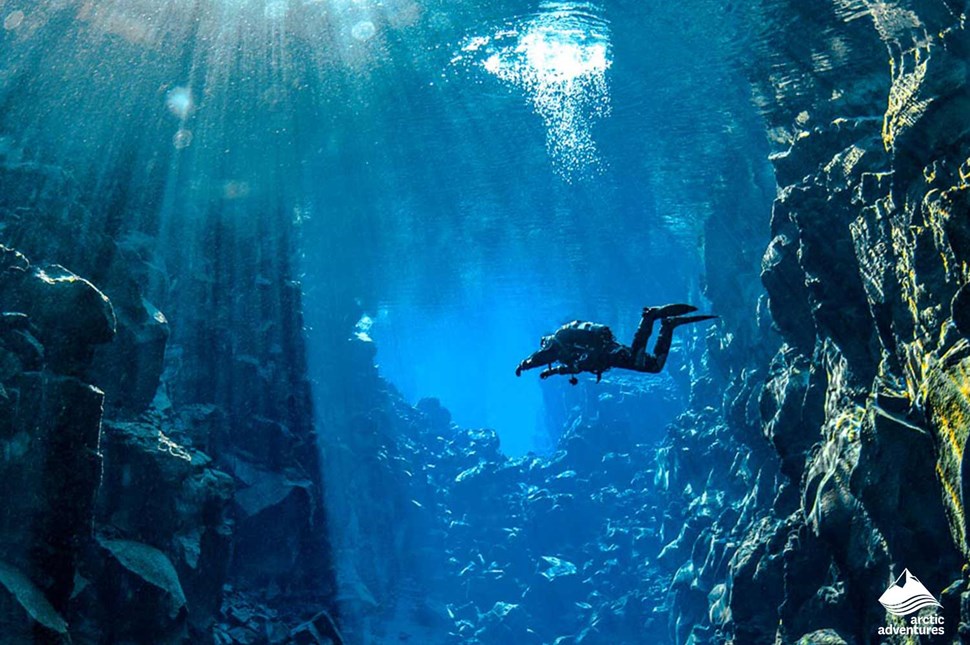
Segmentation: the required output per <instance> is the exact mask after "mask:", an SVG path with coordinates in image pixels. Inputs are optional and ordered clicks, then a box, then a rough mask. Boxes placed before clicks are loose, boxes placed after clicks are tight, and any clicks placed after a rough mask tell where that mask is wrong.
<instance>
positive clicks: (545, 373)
mask: <svg viewBox="0 0 970 645" xmlns="http://www.w3.org/2000/svg"><path fill="white" fill-rule="evenodd" d="M582 371H583V370H581V369H579V368H578V367H576V366H575V365H556V366H555V367H548V368H546V369H544V370H542V372H541V373H540V374H539V378H542V379H546V378H549V377H550V376H556V375H565V374H579V373H580V372H582Z"/></svg>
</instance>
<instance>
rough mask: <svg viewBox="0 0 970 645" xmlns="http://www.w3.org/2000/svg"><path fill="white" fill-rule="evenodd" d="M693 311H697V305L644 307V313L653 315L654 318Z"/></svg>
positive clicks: (681, 314)
mask: <svg viewBox="0 0 970 645" xmlns="http://www.w3.org/2000/svg"><path fill="white" fill-rule="evenodd" d="M692 311H697V307H694V306H692V305H686V304H672V305H662V306H660V307H644V308H643V315H644V316H653V317H654V318H669V317H670V316H683V315H684V314H689V313H690V312H692Z"/></svg>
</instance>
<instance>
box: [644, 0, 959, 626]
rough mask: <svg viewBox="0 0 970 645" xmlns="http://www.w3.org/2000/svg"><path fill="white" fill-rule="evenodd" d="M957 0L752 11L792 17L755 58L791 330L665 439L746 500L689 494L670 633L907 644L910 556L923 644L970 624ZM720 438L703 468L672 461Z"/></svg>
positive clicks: (706, 483) (675, 470)
mask: <svg viewBox="0 0 970 645" xmlns="http://www.w3.org/2000/svg"><path fill="white" fill-rule="evenodd" d="M967 9H968V6H967V5H966V4H965V3H955V2H935V3H931V2H905V3H876V2H854V3H849V2H832V3H790V2H771V3H761V4H756V5H754V6H752V7H750V8H748V11H751V12H752V15H755V14H757V12H759V11H763V12H765V15H771V14H774V15H790V16H793V18H794V20H793V22H792V24H793V25H799V28H798V35H797V37H793V34H791V33H778V34H775V35H769V36H767V37H766V39H765V40H764V42H762V43H760V47H762V48H763V51H760V52H758V56H757V57H755V59H756V60H757V61H759V62H753V63H752V68H751V78H752V79H754V83H753V87H754V97H755V100H756V102H758V103H759V104H760V105H761V106H762V108H763V112H764V117H765V120H766V127H767V129H768V132H769V138H770V140H771V141H772V143H773V145H774V146H775V148H776V150H775V151H774V152H773V153H772V155H771V161H772V164H773V166H774V169H775V176H776V178H777V181H778V186H779V189H778V196H777V198H776V199H775V202H774V207H773V212H772V217H771V230H770V236H771V240H770V243H769V244H768V247H767V250H766V251H765V252H764V256H763V260H762V271H761V278H762V281H763V284H764V286H765V289H766V290H767V293H768V300H767V303H766V304H767V308H768V310H769V311H770V313H771V318H772V320H773V322H774V326H775V328H776V329H777V330H778V332H779V333H780V335H781V343H780V346H778V344H777V342H776V343H774V346H778V349H777V352H776V353H775V355H774V357H772V358H770V359H769V360H764V359H763V358H757V359H755V360H748V361H744V362H738V361H736V360H729V364H731V365H733V366H734V368H735V369H736V370H737V369H739V366H744V368H743V369H742V370H741V372H740V373H736V374H735V376H734V377H733V379H731V383H732V384H731V386H729V387H728V389H727V390H726V392H725V396H724V404H723V405H722V406H721V411H720V412H719V413H715V414H714V415H713V418H711V419H708V420H705V419H704V418H703V417H699V416H697V415H696V413H692V414H688V415H685V417H684V418H682V419H681V422H680V423H678V424H675V427H674V428H673V429H672V431H671V434H670V437H669V439H668V441H667V446H666V447H665V452H662V455H661V461H662V463H663V466H662V467H663V468H664V470H665V472H666V474H665V480H667V481H669V482H670V483H669V486H668V487H669V490H670V493H671V494H672V496H673V497H676V496H679V495H681V491H684V490H690V491H692V492H695V493H696V492H697V491H700V490H703V491H705V495H706V496H708V497H713V498H715V499H719V498H721V497H722V496H723V498H725V499H729V500H730V499H738V500H741V502H740V504H731V505H728V509H729V510H728V509H723V508H719V507H718V505H716V504H700V505H698V504H697V503H696V502H690V503H684V504H681V505H680V508H681V509H684V510H682V511H681V512H680V515H682V516H683V517H685V518H686V521H687V522H689V523H690V522H700V523H702V524H703V525H704V528H703V529H702V531H701V532H700V535H699V537H697V538H694V537H693V536H692V537H691V540H692V542H691V543H690V544H682V543H681V542H682V540H680V541H674V542H672V543H671V545H674V546H677V547H678V548H679V549H681V550H682V551H683V550H689V551H690V552H691V557H690V558H689V559H687V560H682V564H680V567H679V569H678V570H677V573H676V574H675V576H674V584H673V586H672V589H671V592H672V603H671V621H672V626H673V627H674V634H673V636H674V638H675V640H676V642H720V641H724V640H730V641H733V642H736V643H763V642H782V643H796V642H797V643H823V642H824V643H865V642H878V641H885V642H900V643H902V642H914V641H913V640H906V638H907V637H903V636H899V637H883V636H880V635H879V634H878V630H879V628H880V627H883V626H886V625H896V626H901V625H903V624H904V623H903V621H902V620H901V619H896V618H892V617H890V616H889V615H888V614H887V613H886V612H885V611H884V610H883V609H882V607H881V606H880V605H879V603H878V599H879V597H880V596H881V595H882V593H883V592H884V591H885V590H886V589H887V588H888V587H889V586H890V585H891V584H892V583H893V582H894V580H895V579H896V578H897V577H898V576H899V575H900V574H901V573H902V571H903V570H904V569H907V568H908V569H909V570H910V571H911V572H913V573H914V574H915V575H917V576H919V578H920V580H921V581H922V582H923V584H924V585H925V586H926V587H927V588H928V589H929V590H930V591H931V593H932V594H933V595H935V596H936V597H937V598H938V599H939V600H940V602H941V603H942V605H943V606H942V608H941V609H940V611H939V613H940V615H941V616H943V618H944V624H945V625H946V636H945V637H944V638H942V639H941V638H937V640H930V639H927V637H922V638H923V640H920V641H919V642H960V641H961V640H965V639H967V638H968V637H970V628H968V626H967V625H968V621H970V616H968V610H967V607H968V602H967V599H968V598H970V583H968V577H967V573H966V572H967V567H966V563H967V557H968V547H967V538H966V526H967V522H966V515H965V510H964V503H965V502H964V491H965V486H964V473H963V469H962V468H963V454H964V449H965V444H966V438H967V432H968V424H967V417H966V414H967V412H968V409H970V386H968V381H967V370H968V368H970V342H968V333H970V328H968V326H967V317H968V311H970V308H968V307H970V297H968V296H967V293H968V292H970V288H968V287H967V281H968V277H970V274H968V268H967V267H968V265H967V253H968V250H970V246H968V240H970V238H968V231H970V210H968V205H970V202H968V200H967V198H966V196H967V194H970V193H968V189H970V184H968V176H970V175H968V168H970V138H968V132H970V120H968V118H967V115H968V114H970V111H968V106H970V103H968V102H967V100H968V97H970V94H968V89H967V61H968V60H970V59H968V56H967V54H968V46H970V37H968V33H967V31H966V29H965V19H966V15H967ZM883 53H885V54H886V56H885V57H884V56H882V54H883ZM713 264H718V265H720V263H719V262H718V263H713ZM709 270H710V269H709ZM735 293H736V292H735ZM731 294H732V292H731V291H730V290H727V291H725V292H723V293H722V294H720V296H719V295H718V294H717V293H709V297H711V298H712V300H713V301H715V302H717V301H718V298H719V297H725V298H730V297H731ZM763 304H764V303H763ZM747 311H748V312H751V310H750V309H747ZM755 342H756V343H762V344H765V345H766V346H768V347H771V346H773V343H772V342H771V339H770V337H769V336H760V337H758V339H757V340H756V341H755ZM742 347H744V346H743V345H742ZM750 349H752V350H753V347H751V348H750ZM712 358H713V359H714V360H716V352H715V353H714V354H713V355H712ZM705 398H706V397H705ZM698 435H700V438H698ZM725 446H726V447H729V449H727V450H724V449H723V447H725ZM717 450H721V451H722V452H723V454H722V455H721V456H720V458H718V457H716V456H715V457H713V458H712V462H714V463H718V464H720V465H719V466H717V467H714V468H713V469H703V470H702V471H701V472H699V473H698V472H694V471H693V470H692V469H691V468H690V467H685V465H684V464H683V463H682V462H681V461H679V460H678V459H677V458H676V455H678V454H680V453H685V454H692V455H697V454H701V455H705V456H706V455H709V454H711V453H712V452H715V451H717ZM727 464H730V467H729V468H725V466H726V465H727ZM679 517H680V516H678V517H677V521H679ZM677 521H675V522H672V525H676V524H677ZM666 548H670V546H668V547H666ZM666 548H665V550H666ZM909 638H912V637H909Z"/></svg>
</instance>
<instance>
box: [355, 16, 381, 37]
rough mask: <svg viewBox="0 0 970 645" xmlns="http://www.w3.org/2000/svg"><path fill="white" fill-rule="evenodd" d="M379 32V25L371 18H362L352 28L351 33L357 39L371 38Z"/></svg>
mask: <svg viewBox="0 0 970 645" xmlns="http://www.w3.org/2000/svg"><path fill="white" fill-rule="evenodd" d="M376 33H377V27H375V26H374V23H372V22H371V21H370V20H361V21H360V22H358V23H357V24H356V25H354V28H353V29H351V30H350V35H351V36H353V37H354V38H356V39H357V40H361V41H364V40H370V39H371V38H373V37H374V34H376Z"/></svg>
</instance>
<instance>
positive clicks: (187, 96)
mask: <svg viewBox="0 0 970 645" xmlns="http://www.w3.org/2000/svg"><path fill="white" fill-rule="evenodd" d="M165 105H166V106H167V107H168V111H169V112H171V113H172V114H174V115H175V116H177V117H178V118H180V119H184V118H186V117H187V116H189V115H190V114H192V110H193V109H194V108H195V101H193V100H192V91H191V90H190V89H189V88H187V87H175V88H172V89H171V90H170V91H169V93H168V95H167V96H166V97H165Z"/></svg>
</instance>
